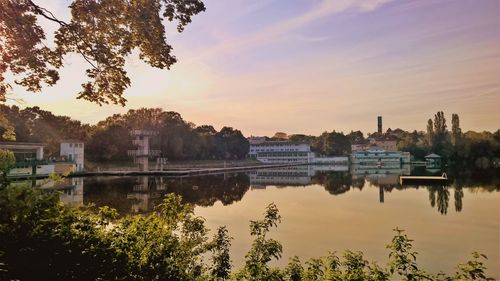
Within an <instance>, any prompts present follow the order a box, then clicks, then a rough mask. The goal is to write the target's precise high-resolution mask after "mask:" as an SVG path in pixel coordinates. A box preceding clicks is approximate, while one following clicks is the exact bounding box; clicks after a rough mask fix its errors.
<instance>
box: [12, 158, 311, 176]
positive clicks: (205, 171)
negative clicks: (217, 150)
mask: <svg viewBox="0 0 500 281" xmlns="http://www.w3.org/2000/svg"><path fill="white" fill-rule="evenodd" d="M308 164H309V163H307V162H298V163H292V164H261V165H252V166H238V167H226V168H184V169H176V170H164V171H158V170H151V171H134V170H128V171H94V172H92V171H87V172H74V173H71V174H69V175H67V177H89V176H164V177H185V176H195V175H197V176H201V175H211V174H223V173H235V172H244V171H249V170H257V169H269V168H281V167H292V166H299V165H308ZM47 177H49V175H47V174H38V175H19V176H9V177H8V178H9V179H11V180H22V179H42V178H47Z"/></svg>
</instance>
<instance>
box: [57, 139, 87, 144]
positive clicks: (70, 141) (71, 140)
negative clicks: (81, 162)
mask: <svg viewBox="0 0 500 281" xmlns="http://www.w3.org/2000/svg"><path fill="white" fill-rule="evenodd" d="M75 142H76V143H84V141H81V140H77V139H68V140H62V141H61V143H75Z"/></svg>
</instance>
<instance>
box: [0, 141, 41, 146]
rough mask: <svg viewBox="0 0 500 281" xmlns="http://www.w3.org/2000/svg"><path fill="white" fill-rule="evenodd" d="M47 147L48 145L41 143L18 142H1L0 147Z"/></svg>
mask: <svg viewBox="0 0 500 281" xmlns="http://www.w3.org/2000/svg"><path fill="white" fill-rule="evenodd" d="M46 145H47V144H46V143H40V142H17V141H8V142H0V146H3V147H12V146H32V147H41V146H46Z"/></svg>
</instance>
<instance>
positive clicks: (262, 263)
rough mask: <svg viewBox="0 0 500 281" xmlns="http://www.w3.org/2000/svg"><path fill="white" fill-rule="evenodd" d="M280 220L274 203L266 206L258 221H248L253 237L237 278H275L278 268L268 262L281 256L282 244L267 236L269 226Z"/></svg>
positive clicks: (258, 280) (276, 277)
mask: <svg viewBox="0 0 500 281" xmlns="http://www.w3.org/2000/svg"><path fill="white" fill-rule="evenodd" d="M279 222H281V216H280V215H279V212H278V208H277V207H276V205H275V204H269V205H268V206H267V207H266V212H265V214H264V219H263V220H260V221H250V235H252V236H254V237H255V239H254V241H253V242H252V247H251V249H250V251H249V252H248V253H247V254H246V255H245V265H244V267H243V268H242V269H241V270H240V272H238V273H237V275H236V279H237V280H256V281H260V280H262V281H264V280H277V279H279V275H280V274H279V270H278V269H276V268H271V267H270V266H269V264H268V263H269V262H270V261H271V260H272V259H273V258H274V259H279V258H281V254H282V253H283V246H282V245H281V243H280V242H278V241H276V240H274V239H272V238H267V234H268V233H269V231H270V229H271V227H277V226H278V223H279Z"/></svg>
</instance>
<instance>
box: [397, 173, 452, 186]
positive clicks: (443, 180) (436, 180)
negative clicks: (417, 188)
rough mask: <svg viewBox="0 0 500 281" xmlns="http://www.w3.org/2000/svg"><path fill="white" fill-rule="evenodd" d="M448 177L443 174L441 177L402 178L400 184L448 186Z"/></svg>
mask: <svg viewBox="0 0 500 281" xmlns="http://www.w3.org/2000/svg"><path fill="white" fill-rule="evenodd" d="M447 183H448V176H447V175H446V173H443V174H442V175H441V176H400V177H399V184H401V185H405V184H410V185H411V184H447Z"/></svg>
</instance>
